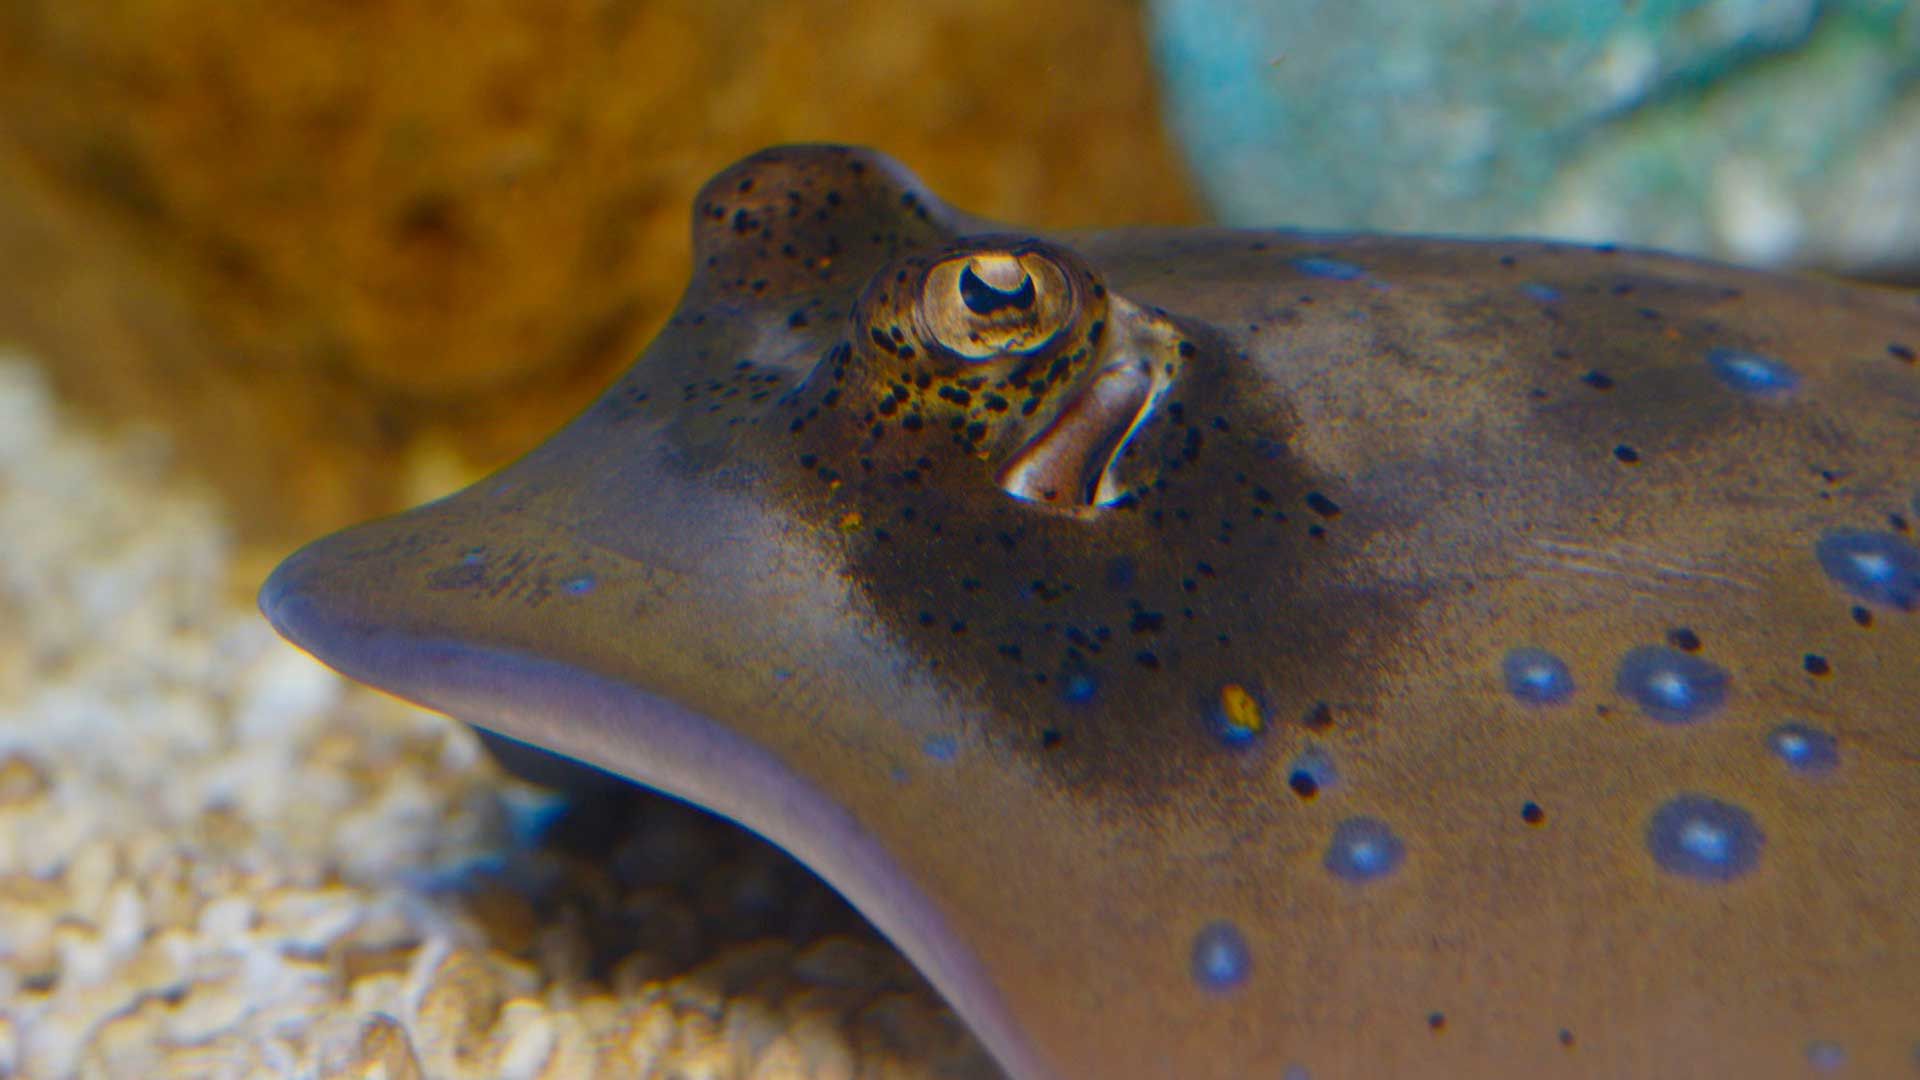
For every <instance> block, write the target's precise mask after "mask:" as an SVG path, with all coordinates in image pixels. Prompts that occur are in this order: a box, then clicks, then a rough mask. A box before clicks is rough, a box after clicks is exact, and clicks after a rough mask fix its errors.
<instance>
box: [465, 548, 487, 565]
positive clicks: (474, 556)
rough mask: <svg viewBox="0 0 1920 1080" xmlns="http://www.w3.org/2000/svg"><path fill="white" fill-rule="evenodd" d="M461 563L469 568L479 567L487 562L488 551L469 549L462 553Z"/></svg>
mask: <svg viewBox="0 0 1920 1080" xmlns="http://www.w3.org/2000/svg"><path fill="white" fill-rule="evenodd" d="M460 561H461V562H463V563H466V564H467V565H468V566H478V565H479V564H481V563H483V562H486V561H487V549H486V548H483V547H477V548H468V549H467V550H465V551H463V552H461V553H460Z"/></svg>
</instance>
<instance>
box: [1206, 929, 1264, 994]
mask: <svg viewBox="0 0 1920 1080" xmlns="http://www.w3.org/2000/svg"><path fill="white" fill-rule="evenodd" d="M1192 967H1193V981H1194V982H1196V983H1199V984H1200V986H1201V987H1202V988H1203V989H1206V990H1212V991H1215V992H1225V991H1228V990H1232V989H1234V988H1235V987H1237V986H1239V985H1240V984H1241V983H1244V982H1246V981H1247V974H1248V972H1249V971H1250V970H1251V969H1252V967H1253V958H1252V956H1251V955H1250V954H1249V953H1248V952H1247V941H1246V938H1244V937H1243V936H1241V934H1240V930H1239V928H1238V927H1236V926H1234V925H1233V924H1232V923H1230V922H1226V921H1224V920H1223V921H1217V922H1211V923H1208V924H1207V925H1206V926H1204V927H1202V928H1201V929H1200V932H1199V933H1198V934H1195V935H1194V937H1193V957H1192Z"/></svg>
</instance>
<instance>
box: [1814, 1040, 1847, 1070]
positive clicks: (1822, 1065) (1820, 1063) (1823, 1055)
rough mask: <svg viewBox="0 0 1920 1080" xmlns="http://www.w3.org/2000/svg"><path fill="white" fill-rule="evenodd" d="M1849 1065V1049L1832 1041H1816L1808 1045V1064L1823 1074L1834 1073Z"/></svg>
mask: <svg viewBox="0 0 1920 1080" xmlns="http://www.w3.org/2000/svg"><path fill="white" fill-rule="evenodd" d="M1846 1063H1847V1049H1846V1047H1844V1046H1841V1045H1840V1044H1839V1043H1837V1042H1834V1041H1832V1040H1830V1039H1815V1040H1814V1041H1812V1042H1810V1043H1808V1044H1807V1064H1809V1065H1811V1066H1813V1067H1814V1068H1815V1069H1818V1070H1819V1071H1821V1072H1833V1071H1834V1070H1836V1069H1838V1068H1840V1067H1841V1066H1842V1065H1845V1064H1846Z"/></svg>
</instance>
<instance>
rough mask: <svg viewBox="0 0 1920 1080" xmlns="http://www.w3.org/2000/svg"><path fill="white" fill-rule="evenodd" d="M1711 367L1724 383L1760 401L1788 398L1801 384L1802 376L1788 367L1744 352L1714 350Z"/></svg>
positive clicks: (1772, 359) (1711, 352)
mask: <svg viewBox="0 0 1920 1080" xmlns="http://www.w3.org/2000/svg"><path fill="white" fill-rule="evenodd" d="M1707 366H1708V367H1710V368H1712V369H1713V373H1714V375H1716V376H1718V377H1719V379H1720V381H1721V382H1723V383H1726V384H1727V385H1728V386H1731V387H1733V388H1734V389H1735V390H1739V391H1741V392H1743V393H1746V394H1751V395H1752V396H1754V397H1757V398H1780V397H1785V396H1786V395H1788V394H1791V393H1792V392H1793V391H1794V390H1795V389H1796V388H1797V387H1799V385H1800V375H1799V373H1798V372H1796V371H1794V370H1793V369H1792V368H1790V367H1788V366H1787V365H1786V364H1784V363H1781V362H1780V361H1778V360H1775V359H1774V358H1772V357H1770V356H1761V355H1760V354H1758V353H1750V352H1745V351H1742V350H1740V349H1713V350H1710V351H1709V352H1708V353H1707Z"/></svg>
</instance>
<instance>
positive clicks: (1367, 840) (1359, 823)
mask: <svg viewBox="0 0 1920 1080" xmlns="http://www.w3.org/2000/svg"><path fill="white" fill-rule="evenodd" d="M1406 856H1407V849H1406V845H1405V844H1404V843H1403V842H1402V841H1401V839H1400V837H1399V836H1398V835H1396V834H1395V833H1394V831H1393V829H1392V828H1390V827H1389V826H1388V825H1387V823H1386V822H1384V821H1381V820H1380V819H1378V818H1370V817H1351V818H1347V819H1346V820H1345V821H1342V822H1341V823H1340V824H1339V825H1337V826H1335V827H1334V830H1333V839H1332V840H1331V841H1330V842H1328V844H1327V854H1326V858H1325V859H1323V860H1322V863H1323V865H1325V866H1326V868H1327V870H1328V871H1329V872H1331V873H1332V874H1333V875H1334V876H1335V877H1338V878H1341V879H1343V880H1346V881H1353V882H1366V881H1372V880H1374V879H1376V878H1382V877H1386V876H1387V875H1388V874H1391V873H1393V872H1394V871H1395V870H1398V869H1399V868H1400V864H1401V863H1402V862H1404V861H1405V860H1406Z"/></svg>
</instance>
